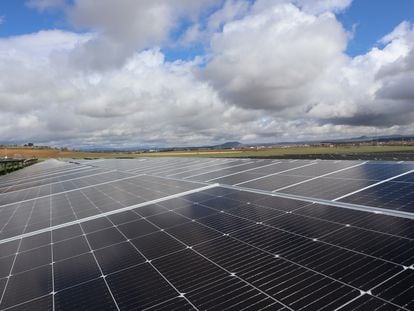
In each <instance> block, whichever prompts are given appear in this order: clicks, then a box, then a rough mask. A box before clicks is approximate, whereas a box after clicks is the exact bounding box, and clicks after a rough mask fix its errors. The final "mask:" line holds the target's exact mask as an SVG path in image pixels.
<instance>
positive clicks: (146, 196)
mask: <svg viewBox="0 0 414 311" xmlns="http://www.w3.org/2000/svg"><path fill="white" fill-rule="evenodd" d="M201 186H202V185H201ZM199 187H200V185H199V184H196V183H192V182H186V181H182V182H181V181H174V180H165V179H160V178H157V177H149V176H148V177H145V176H142V177H132V178H128V179H124V180H121V181H115V182H111V183H107V184H104V185H99V186H92V187H88V188H83V189H80V190H74V191H70V192H66V193H62V194H56V195H52V196H47V197H43V198H38V199H31V200H28V201H25V202H21V203H15V204H9V205H7V206H3V207H0V239H6V238H12V237H14V236H17V235H20V234H26V233H30V232H33V231H37V230H41V229H45V228H48V227H50V226H57V225H61V224H65V223H67V222H71V221H76V220H78V219H82V218H86V217H91V216H94V215H98V214H100V213H103V212H109V211H113V210H117V209H120V208H124V207H127V206H131V205H136V204H139V203H143V202H147V201H151V200H155V199H159V198H163V197H165V196H168V195H173V194H176V193H180V192H184V191H187V190H191V189H196V188H199Z"/></svg>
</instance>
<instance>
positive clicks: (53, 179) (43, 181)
mask: <svg viewBox="0 0 414 311" xmlns="http://www.w3.org/2000/svg"><path fill="white" fill-rule="evenodd" d="M104 172H107V171H106V170H102V169H100V168H93V167H91V168H85V169H82V170H73V171H72V170H71V171H69V172H62V173H60V174H58V175H56V174H55V175H54V176H50V177H47V176H44V177H42V178H39V179H37V180H29V181H21V182H19V183H16V184H14V185H11V186H6V187H0V193H6V192H12V191H18V190H22V189H27V188H33V187H37V186H43V185H49V184H53V183H59V182H62V181H66V180H69V179H70V180H73V179H78V178H81V177H88V176H90V175H96V174H99V173H104Z"/></svg>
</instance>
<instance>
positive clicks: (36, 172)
mask: <svg viewBox="0 0 414 311" xmlns="http://www.w3.org/2000/svg"><path fill="white" fill-rule="evenodd" d="M79 168H86V166H80V165H75V164H71V163H66V162H62V161H56V160H46V161H45V162H41V163H36V164H34V165H31V166H28V167H25V168H24V169H23V170H18V171H15V172H13V173H12V174H7V175H3V176H1V180H0V186H1V187H4V186H7V185H15V184H18V183H20V182H25V181H27V180H32V179H39V178H43V177H45V176H52V175H53V174H61V173H62V172H68V171H72V170H75V169H79Z"/></svg>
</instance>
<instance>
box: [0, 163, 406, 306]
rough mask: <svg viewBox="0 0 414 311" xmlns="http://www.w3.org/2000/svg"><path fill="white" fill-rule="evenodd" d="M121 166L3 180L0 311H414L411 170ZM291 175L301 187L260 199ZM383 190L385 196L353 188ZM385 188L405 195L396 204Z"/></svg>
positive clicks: (53, 168) (387, 166) (56, 169)
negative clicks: (399, 188) (393, 186)
mask: <svg viewBox="0 0 414 311" xmlns="http://www.w3.org/2000/svg"><path fill="white" fill-rule="evenodd" d="M119 161H120V162H119ZM127 161H128V160H98V161H91V162H87V161H80V163H81V164H68V163H62V162H57V161H45V162H43V163H40V164H37V165H34V166H31V167H28V168H27V170H26V169H24V170H22V171H20V172H19V171H18V172H15V173H13V174H10V175H8V176H7V179H8V180H7V181H5V182H4V183H3V184H7V186H5V187H3V188H2V189H4V190H5V191H4V192H3V194H1V195H0V196H1V197H2V198H3V199H2V201H1V203H0V204H1V205H0V229H1V230H0V297H1V298H0V309H1V310H3V309H4V310H20V309H23V310H24V309H26V310H76V309H88V310H131V309H133V310H374V309H377V310H413V309H414V298H413V297H414V286H413V285H412V284H414V283H413V281H414V266H413V264H414V247H413V246H414V245H413V243H414V234H413V232H414V230H413V229H414V215H413V216H411V215H410V214H409V213H403V212H402V211H403V210H404V211H409V209H408V208H406V206H405V205H404V204H403V203H402V202H405V201H406V200H409V193H410V191H412V190H413V189H412V187H413V183H411V182H410V177H411V174H409V173H408V172H409V171H410V169H411V164H392V163H378V164H375V165H377V166H375V167H377V168H379V169H378V171H376V170H375V169H373V167H374V165H373V164H371V163H364V162H355V161H354V162H345V161H341V162H337V161H289V160H281V161H273V160H234V159H225V160H221V159H190V160H189V159H181V158H180V159H169V158H163V159H145V160H144V161H140V160H131V162H127ZM186 161H187V162H188V163H186ZM279 162H280V163H279ZM279 165H280V167H279ZM366 165H369V167H367V170H366V171H367V172H368V173H367V174H365V173H361V170H362V169H363V168H365V166H366ZM393 165H396V166H395V167H394V166H393ZM80 167H82V169H80ZM295 168H297V169H295ZM393 168H395V171H394V172H395V175H393V174H392V171H393ZM29 169H30V171H28V170H29ZM289 169H293V171H289V172H286V173H280V171H284V170H289ZM210 170H212V171H214V172H211V171H210ZM246 170H248V171H247V172H246ZM140 171H141V172H146V173H139V172H140ZM294 171H296V172H295V175H283V174H287V173H289V174H291V173H292V172H294ZM180 172H181V173H180ZM317 172H319V175H318V174H317ZM17 173H19V175H14V174H17ZM200 173H201V174H200ZM296 173H297V175H296ZM405 173H407V174H405ZM141 174H142V175H141ZM302 174H304V175H302ZM341 174H344V175H343V176H341ZM364 174H365V175H364ZM401 174H404V175H403V176H401V177H396V178H395V181H394V179H393V180H392V181H389V182H387V181H385V180H386V179H389V178H393V177H395V176H397V175H401ZM268 175H271V176H268ZM13 176H14V177H13ZM24 176H27V178H28V181H27V182H24V178H26V177H24ZM191 176H195V177H194V178H193V177H191ZM212 176H213V179H215V180H213V181H208V180H209V179H211V178H212ZM289 176H295V177H299V178H300V181H306V180H308V181H306V182H303V183H301V184H300V185H301V187H300V188H299V187H296V186H294V187H292V188H290V189H296V190H295V191H294V192H293V191H292V193H290V194H289V193H288V194H280V193H274V192H271V190H274V189H275V188H277V187H278V186H279V184H278V183H279V181H283V180H284V178H287V180H289V178H288V177H289ZM200 177H202V178H201V179H200ZM72 178H73V179H72ZM216 178H217V179H216ZM233 178H234V179H233ZM246 178H251V179H255V180H254V181H249V179H246ZM197 180H199V181H200V180H202V181H203V182H201V183H200V182H198V181H197ZM350 180H353V181H356V180H358V181H361V183H359V182H357V183H354V184H351V183H349V181H350ZM216 181H219V182H220V184H218V183H215V182H216ZM223 181H226V182H228V183H229V184H227V185H226V184H222V182H223ZM256 181H257V182H256ZM259 181H260V183H259ZM325 181H329V182H325ZM381 181H384V182H383V183H381V184H380V185H378V186H382V188H381V189H382V193H381V194H382V195H379V194H377V195H375V192H373V191H374V190H376V187H377V186H373V187H371V188H368V189H366V190H362V189H363V188H364V187H367V186H366V185H368V186H369V185H373V184H375V183H378V182H381ZM0 182H1V181H0ZM233 182H235V183H241V184H239V185H237V186H232V185H231V184H232V183H233ZM341 182H342V185H343V187H342V191H339V190H341V187H340V185H341ZM389 183H392V184H403V185H405V186H406V188H404V189H405V193H406V196H405V197H404V199H398V198H400V196H398V194H399V193H401V192H397V193H396V192H391V193H390V192H388V190H387V189H388V188H386V187H385V186H388V184H389ZM69 185H70V186H69ZM265 185H269V187H265ZM305 185H307V187H305ZM330 185H332V187H330ZM45 186H47V187H48V188H49V192H47V193H43V192H42V191H43V189H44V188H45ZM0 187H1V186H0ZM9 187H10V188H9ZM12 187H15V188H14V189H16V190H11V189H13V188H12ZM52 187H54V188H52ZM255 187H256V188H255ZM272 187H273V188H272ZM295 187H296V188H295ZM263 188H265V189H263ZM6 189H9V190H10V191H7V190H6ZM17 189H18V190H17ZM52 189H53V190H52ZM287 189H288V188H286V192H288V191H287ZM359 190H361V191H359ZM366 191H369V193H370V195H366V194H365V193H366ZM350 192H355V194H352V195H349V196H346V197H344V199H343V200H342V199H341V200H339V201H332V200H329V199H333V198H336V197H338V196H340V195H342V196H343V195H344V194H347V193H350ZM16 193H18V195H16ZM293 193H294V194H295V195H296V197H294V196H293V195H292V194H293ZM327 194H331V195H329V196H327ZM375 196H376V198H377V200H367V198H368V197H369V198H374V197H375ZM358 197H359V198H361V199H359V201H354V198H358ZM327 199H328V200H327ZM350 199H352V200H350ZM19 200H20V201H19ZM342 201H346V203H344V202H342ZM381 201H382V202H387V204H382V205H381V204H377V202H381ZM8 202H10V203H8ZM354 202H356V203H357V204H358V205H354V204H353V203H354ZM390 202H391V203H390ZM377 205H378V206H377ZM390 208H392V210H390ZM387 213H388V214H387Z"/></svg>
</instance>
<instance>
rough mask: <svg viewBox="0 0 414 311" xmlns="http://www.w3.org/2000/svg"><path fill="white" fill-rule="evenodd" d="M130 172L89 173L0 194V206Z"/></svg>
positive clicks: (127, 176)
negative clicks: (71, 178) (76, 177)
mask: <svg viewBox="0 0 414 311" xmlns="http://www.w3.org/2000/svg"><path fill="white" fill-rule="evenodd" d="M131 177H132V176H131V174H128V173H123V172H102V173H101V174H96V175H95V174H89V175H88V176H84V177H83V178H78V179H73V180H68V181H62V182H58V183H53V184H50V185H44V186H35V187H31V188H28V189H22V190H18V191H14V192H10V193H2V194H0V207H1V206H2V205H6V204H11V203H15V202H21V201H26V200H30V199H35V198H38V197H44V196H48V195H51V194H57V193H60V192H65V191H71V190H75V189H77V188H83V187H89V186H93V185H96V184H101V183H107V182H111V181H116V180H120V179H124V178H131Z"/></svg>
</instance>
